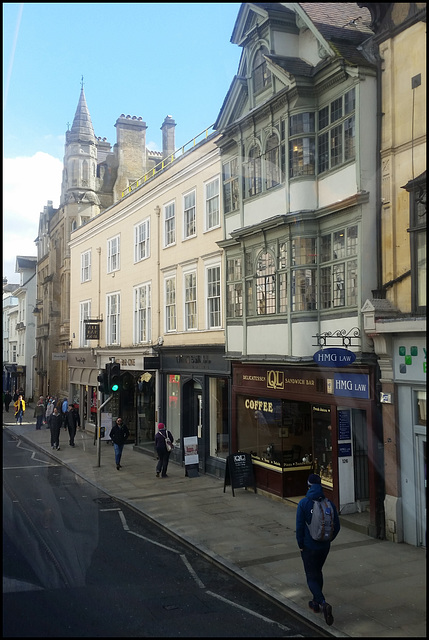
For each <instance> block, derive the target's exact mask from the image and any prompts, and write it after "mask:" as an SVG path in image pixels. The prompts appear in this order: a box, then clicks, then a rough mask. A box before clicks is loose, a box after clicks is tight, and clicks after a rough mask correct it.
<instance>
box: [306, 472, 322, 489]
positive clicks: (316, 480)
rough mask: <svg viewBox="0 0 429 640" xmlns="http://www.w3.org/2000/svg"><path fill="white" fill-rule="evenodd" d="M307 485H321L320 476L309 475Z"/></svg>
mask: <svg viewBox="0 0 429 640" xmlns="http://www.w3.org/2000/svg"><path fill="white" fill-rule="evenodd" d="M307 484H308V486H311V485H312V484H322V481H321V479H320V476H318V475H317V474H315V473H310V475H309V476H308V480H307Z"/></svg>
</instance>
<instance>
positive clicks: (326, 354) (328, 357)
mask: <svg viewBox="0 0 429 640" xmlns="http://www.w3.org/2000/svg"><path fill="white" fill-rule="evenodd" d="M313 360H314V362H315V363H316V364H318V365H320V366H321V367H347V366H348V365H349V364H352V363H353V362H354V361H355V360H356V354H354V353H353V352H352V351H349V350H348V349H339V348H335V347H331V348H329V349H320V351H316V353H315V354H314V356H313Z"/></svg>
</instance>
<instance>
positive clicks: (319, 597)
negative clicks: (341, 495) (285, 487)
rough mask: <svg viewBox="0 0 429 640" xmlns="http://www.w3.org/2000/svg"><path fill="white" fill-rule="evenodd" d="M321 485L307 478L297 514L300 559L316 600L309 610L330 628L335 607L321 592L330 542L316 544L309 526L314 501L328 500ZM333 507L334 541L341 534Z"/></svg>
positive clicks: (297, 539) (313, 478)
mask: <svg viewBox="0 0 429 640" xmlns="http://www.w3.org/2000/svg"><path fill="white" fill-rule="evenodd" d="M321 482H322V481H321V478H320V476H318V475H316V474H315V473H312V474H311V475H310V476H309V478H308V481H307V484H308V491H307V494H306V496H305V498H302V500H300V501H299V503H298V508H297V510H296V541H297V543H298V547H299V550H300V551H301V558H302V561H303V563H304V571H305V575H306V578H307V584H308V588H309V589H310V591H311V593H312V595H313V600H310V602H309V603H308V606H309V607H310V609H312V610H313V611H314V612H315V613H319V612H320V610H322V611H323V614H324V616H325V620H326V623H327V624H328V625H331V624H332V623H333V622H334V617H333V615H332V606H331V605H330V604H328V603H327V602H326V601H325V596H324V595H323V591H322V589H323V574H322V568H323V565H324V564H325V560H326V558H327V557H328V553H329V550H330V548H331V543H330V541H319V540H313V538H312V537H311V535H310V531H309V528H308V526H307V525H309V524H310V522H311V517H312V513H313V501H314V500H323V499H324V498H325V495H324V493H323V489H322V484H321ZM331 504H332V508H333V512H334V513H333V516H334V531H333V538H332V539H333V540H334V539H335V538H336V537H337V535H338V532H339V530H340V520H339V517H338V512H337V509H336V508H335V505H334V504H333V503H331Z"/></svg>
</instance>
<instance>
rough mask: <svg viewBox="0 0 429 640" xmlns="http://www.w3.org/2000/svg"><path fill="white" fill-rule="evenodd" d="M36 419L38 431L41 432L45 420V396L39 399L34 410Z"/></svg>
mask: <svg viewBox="0 0 429 640" xmlns="http://www.w3.org/2000/svg"><path fill="white" fill-rule="evenodd" d="M34 417H35V418H36V431H39V430H40V429H41V428H42V424H43V421H44V419H45V402H44V400H43V396H40V397H39V401H38V403H37V404H36V406H35V408H34Z"/></svg>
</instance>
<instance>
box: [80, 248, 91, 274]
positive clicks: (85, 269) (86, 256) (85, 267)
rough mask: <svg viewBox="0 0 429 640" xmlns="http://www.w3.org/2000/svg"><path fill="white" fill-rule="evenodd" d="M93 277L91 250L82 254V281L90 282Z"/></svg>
mask: <svg viewBox="0 0 429 640" xmlns="http://www.w3.org/2000/svg"><path fill="white" fill-rule="evenodd" d="M91 278H92V275H91V249H88V251H84V252H83V253H81V254H80V281H81V282H89V281H90V280H91Z"/></svg>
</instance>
